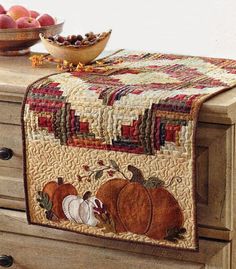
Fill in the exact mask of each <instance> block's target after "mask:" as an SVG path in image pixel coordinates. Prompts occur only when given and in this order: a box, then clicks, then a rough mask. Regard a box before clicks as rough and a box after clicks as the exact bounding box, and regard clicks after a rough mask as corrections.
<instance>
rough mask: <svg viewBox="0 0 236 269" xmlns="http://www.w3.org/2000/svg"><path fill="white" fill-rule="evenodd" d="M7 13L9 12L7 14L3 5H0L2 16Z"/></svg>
mask: <svg viewBox="0 0 236 269" xmlns="http://www.w3.org/2000/svg"><path fill="white" fill-rule="evenodd" d="M6 13H7V12H6V10H5V8H4V7H3V6H2V5H0V14H6Z"/></svg>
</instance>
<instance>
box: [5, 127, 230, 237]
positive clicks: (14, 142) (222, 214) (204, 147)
mask: <svg viewBox="0 0 236 269" xmlns="http://www.w3.org/2000/svg"><path fill="white" fill-rule="evenodd" d="M3 127H4V128H3ZM0 128H1V129H0V136H1V137H2V139H1V140H0V143H1V146H5V147H10V148H11V149H13V151H14V156H13V158H12V159H11V160H9V161H0V181H1V179H2V182H3V186H5V187H4V188H5V189H7V196H9V197H13V199H15V198H17V199H18V198H20V199H23V179H22V176H21V175H19V170H20V169H22V145H21V130H20V126H14V125H5V124H4V125H0ZM11 134H13V135H11ZM233 138H234V127H233V126H229V125H215V124H200V125H199V128H198V132H197V156H196V157H197V199H198V223H199V224H200V225H201V226H202V227H203V228H208V227H211V228H213V229H221V230H232V218H231V216H232V188H231V181H232V177H233V175H232V171H233V153H232V150H233V148H234V141H233ZM1 166H2V167H5V176H4V175H3V174H4V173H3V172H2V171H3V169H2V171H1ZM7 168H11V169H12V170H11V169H10V170H9V172H6V169H7ZM11 171H12V172H11ZM16 171H18V175H17V176H16ZM6 174H8V177H13V179H12V180H9V178H8V179H6ZM13 174H14V175H13ZM19 177H20V178H19ZM15 179H17V188H16V189H15V190H14V191H13V189H12V188H11V186H10V185H9V186H8V184H12V183H13V181H14V180H15ZM4 192H5V191H4ZM0 195H1V192H0ZM0 203H1V202H0ZM0 206H1V204H0ZM14 208H15V206H14ZM204 236H205V235H204Z"/></svg>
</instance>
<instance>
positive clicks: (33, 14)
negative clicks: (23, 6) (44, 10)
mask: <svg viewBox="0 0 236 269" xmlns="http://www.w3.org/2000/svg"><path fill="white" fill-rule="evenodd" d="M39 15H40V14H39V13H38V12H37V11H35V10H30V17H31V18H34V19H36V18H37V17H38V16H39Z"/></svg>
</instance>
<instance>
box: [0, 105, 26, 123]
mask: <svg viewBox="0 0 236 269" xmlns="http://www.w3.org/2000/svg"><path fill="white" fill-rule="evenodd" d="M20 115H21V104H19V103H10V102H0V123H7V124H16V125H20Z"/></svg>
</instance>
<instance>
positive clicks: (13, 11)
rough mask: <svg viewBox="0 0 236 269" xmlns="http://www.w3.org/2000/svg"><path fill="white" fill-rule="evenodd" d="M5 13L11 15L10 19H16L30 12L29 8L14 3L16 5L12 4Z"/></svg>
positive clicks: (27, 15)
mask: <svg viewBox="0 0 236 269" xmlns="http://www.w3.org/2000/svg"><path fill="white" fill-rule="evenodd" d="M7 15H9V16H11V17H12V19H14V20H15V21H16V20H17V19H19V18H22V17H29V16H30V13H29V10H28V9H26V8H25V7H23V6H18V5H16V6H12V7H11V8H10V9H9V10H8V12H7Z"/></svg>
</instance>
